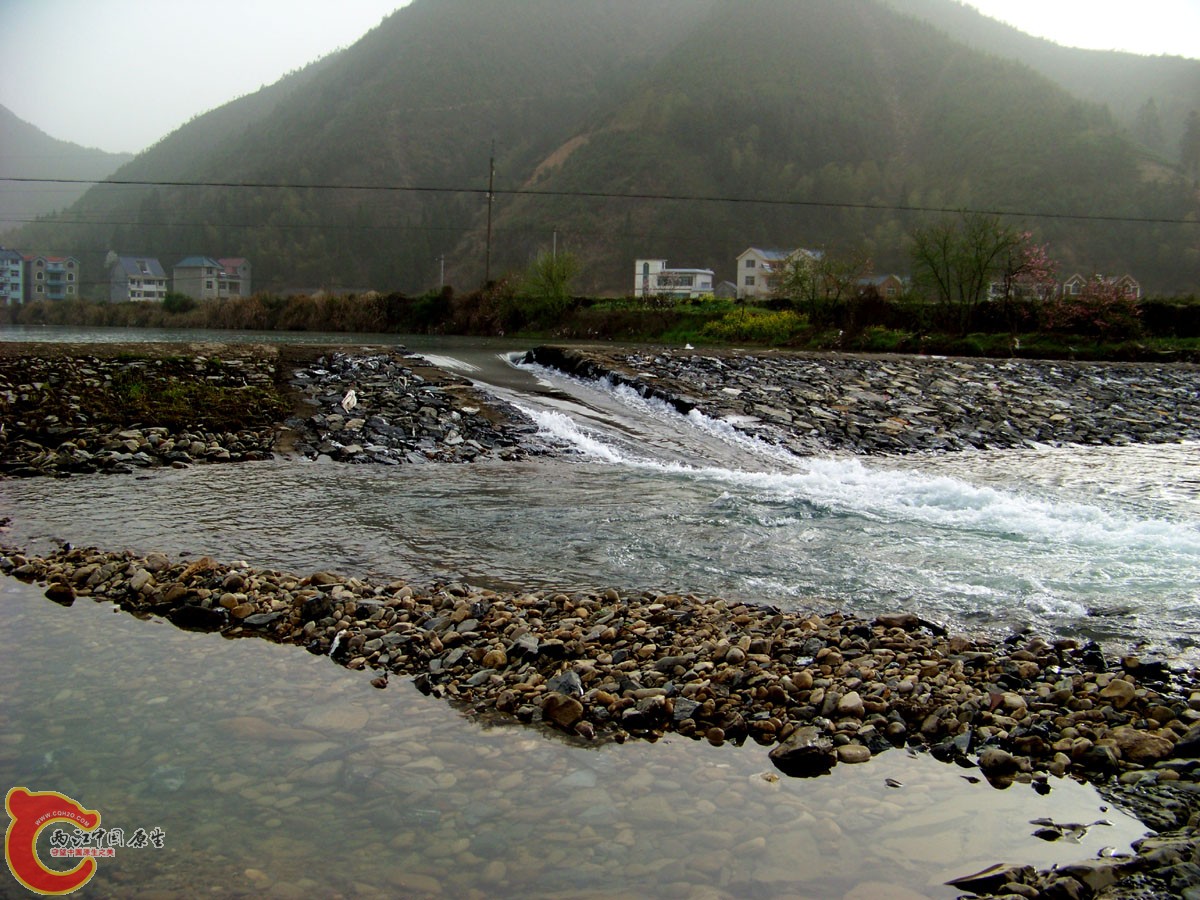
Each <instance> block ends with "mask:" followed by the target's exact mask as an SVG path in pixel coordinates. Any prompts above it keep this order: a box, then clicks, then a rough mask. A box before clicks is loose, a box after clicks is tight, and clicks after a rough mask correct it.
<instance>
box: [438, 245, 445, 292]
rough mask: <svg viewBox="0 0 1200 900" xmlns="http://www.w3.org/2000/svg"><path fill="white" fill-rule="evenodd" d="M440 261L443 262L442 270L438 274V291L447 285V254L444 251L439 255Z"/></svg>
mask: <svg viewBox="0 0 1200 900" xmlns="http://www.w3.org/2000/svg"><path fill="white" fill-rule="evenodd" d="M438 262H439V263H441V272H440V273H439V275H438V291H439V292H440V291H441V290H443V289H444V288H445V287H446V254H445V253H443V254H442V255H441V256H439V257H438Z"/></svg>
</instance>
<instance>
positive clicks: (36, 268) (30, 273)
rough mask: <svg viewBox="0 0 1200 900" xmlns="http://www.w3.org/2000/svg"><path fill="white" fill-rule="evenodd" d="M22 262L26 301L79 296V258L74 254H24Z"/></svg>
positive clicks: (64, 298)
mask: <svg viewBox="0 0 1200 900" xmlns="http://www.w3.org/2000/svg"><path fill="white" fill-rule="evenodd" d="M24 263H25V299H26V300H27V301H29V300H74V299H75V298H77V297H78V296H79V260H77V259H76V258H75V257H74V256H26V257H25V259H24Z"/></svg>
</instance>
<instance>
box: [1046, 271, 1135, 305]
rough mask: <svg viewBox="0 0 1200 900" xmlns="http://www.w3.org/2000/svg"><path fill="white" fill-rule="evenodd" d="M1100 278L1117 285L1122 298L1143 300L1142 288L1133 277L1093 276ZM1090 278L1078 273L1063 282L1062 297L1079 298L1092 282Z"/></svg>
mask: <svg viewBox="0 0 1200 900" xmlns="http://www.w3.org/2000/svg"><path fill="white" fill-rule="evenodd" d="M1093 277H1098V278H1100V279H1101V280H1102V281H1103V282H1104V283H1105V284H1115V285H1116V286H1117V289H1118V290H1119V291H1120V293H1121V296H1122V297H1126V298H1127V299H1130V300H1141V299H1142V286H1141V284H1140V283H1139V282H1138V281H1137V279H1136V278H1134V277H1133V276H1132V275H1112V276H1108V277H1106V276H1103V275H1098V276H1093ZM1090 280H1091V279H1090V278H1085V277H1084V276H1083V275H1080V274H1079V273H1076V274H1074V275H1072V276H1071V277H1070V278H1068V279H1067V280H1066V281H1064V282H1063V286H1062V295H1063V296H1064V297H1078V296H1079V295H1080V294H1082V293H1083V289H1084V287H1086V285H1087V283H1088V282H1089V281H1090Z"/></svg>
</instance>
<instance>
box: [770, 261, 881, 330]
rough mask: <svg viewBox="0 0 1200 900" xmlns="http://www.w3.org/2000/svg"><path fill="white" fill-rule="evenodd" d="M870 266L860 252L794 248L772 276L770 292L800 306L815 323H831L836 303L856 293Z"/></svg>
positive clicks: (839, 303)
mask: <svg viewBox="0 0 1200 900" xmlns="http://www.w3.org/2000/svg"><path fill="white" fill-rule="evenodd" d="M868 268H869V266H868V263H867V261H866V258H865V257H864V256H863V255H862V254H857V253H856V254H849V255H845V256H838V255H835V254H833V253H829V252H827V251H823V250H822V251H816V252H812V251H809V250H797V251H796V252H795V253H793V254H792V255H791V256H789V257H788V258H787V259H786V260H785V261H784V262H783V264H782V265H781V266H780V267H779V269H777V270H776V271H775V272H774V273H773V274H772V278H771V294H772V296H773V297H775V298H776V299H780V300H790V301H791V302H792V303H794V304H796V305H798V306H801V307H802V308H803V309H804V311H805V312H806V313H807V314H808V319H809V321H810V322H811V323H812V324H814V325H832V324H834V323H833V319H834V317H835V314H836V311H837V308H838V306H839V305H841V304H842V303H844V302H845V301H847V300H849V299H850V298H851V297H853V296H854V294H855V289H856V288H857V286H858V279H859V278H861V277H863V275H865V274H866V272H867V269H868Z"/></svg>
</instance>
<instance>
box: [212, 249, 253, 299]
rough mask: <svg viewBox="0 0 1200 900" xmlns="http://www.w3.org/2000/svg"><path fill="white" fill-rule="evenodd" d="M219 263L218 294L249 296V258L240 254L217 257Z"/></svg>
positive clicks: (250, 291) (224, 295)
mask: <svg viewBox="0 0 1200 900" xmlns="http://www.w3.org/2000/svg"><path fill="white" fill-rule="evenodd" d="M217 262H219V263H220V264H221V271H222V274H221V275H220V276H219V278H220V280H221V281H220V294H221V296H222V297H249V296H250V294H251V293H253V291H252V290H251V288H250V260H248V259H244V258H242V257H240V256H234V257H229V258H226V259H218V260H217Z"/></svg>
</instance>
